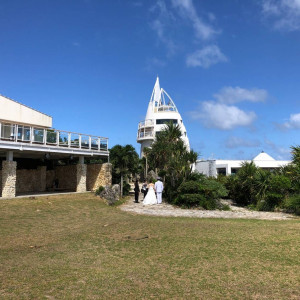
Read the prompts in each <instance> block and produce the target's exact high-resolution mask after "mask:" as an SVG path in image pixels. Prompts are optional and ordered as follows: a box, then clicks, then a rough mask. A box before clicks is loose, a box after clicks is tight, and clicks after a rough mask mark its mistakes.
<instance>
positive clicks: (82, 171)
mask: <svg viewBox="0 0 300 300" xmlns="http://www.w3.org/2000/svg"><path fill="white" fill-rule="evenodd" d="M76 167H77V174H76V175H77V176H76V178H77V187H76V192H86V173H87V172H86V169H87V167H86V165H85V164H78V165H76Z"/></svg>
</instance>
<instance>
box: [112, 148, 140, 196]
mask: <svg viewBox="0 0 300 300" xmlns="http://www.w3.org/2000/svg"><path fill="white" fill-rule="evenodd" d="M110 162H111V164H112V167H113V172H112V176H113V183H116V182H118V181H119V182H120V195H121V197H122V196H123V182H124V177H125V176H127V175H129V174H135V173H137V172H138V169H139V156H138V154H137V152H136V151H135V149H134V147H133V146H132V145H125V146H121V145H115V146H114V147H112V148H111V149H110Z"/></svg>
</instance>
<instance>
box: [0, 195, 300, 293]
mask: <svg viewBox="0 0 300 300" xmlns="http://www.w3.org/2000/svg"><path fill="white" fill-rule="evenodd" d="M299 249H300V221H299V220H292V221H258V220H222V219H193V218H167V217H166V218H162V217H149V216H137V215H130V214H128V213H125V212H122V211H120V210H119V209H118V207H108V206H107V205H105V204H104V203H103V202H102V201H101V200H100V199H99V198H97V197H95V196H94V195H93V194H75V195H74V194H73V195H65V196H51V197H41V198H37V199H28V198H27V199H25V198H24V199H13V200H1V201H0V263H1V265H0V284H1V285H0V298H1V299H170V298H172V299H299V298H300V255H299Z"/></svg>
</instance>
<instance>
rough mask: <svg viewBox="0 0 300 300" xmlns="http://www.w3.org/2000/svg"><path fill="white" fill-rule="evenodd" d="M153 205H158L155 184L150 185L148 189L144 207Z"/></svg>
mask: <svg viewBox="0 0 300 300" xmlns="http://www.w3.org/2000/svg"><path fill="white" fill-rule="evenodd" d="M153 204H157V199H156V195H155V192H154V184H153V183H150V184H149V187H148V193H147V195H146V197H145V199H144V201H143V205H153Z"/></svg>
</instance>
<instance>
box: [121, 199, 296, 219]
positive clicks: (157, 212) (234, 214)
mask: <svg viewBox="0 0 300 300" xmlns="http://www.w3.org/2000/svg"><path fill="white" fill-rule="evenodd" d="M228 204H229V206H230V209H231V211H221V210H198V209H182V208H179V207H174V206H172V205H170V204H166V203H163V204H160V205H147V206H146V205H143V202H140V203H134V202H133V198H132V199H130V200H128V201H127V203H124V204H123V205H122V206H120V208H121V210H123V211H127V212H132V213H136V214H140V215H151V216H172V217H193V218H224V219H260V220H291V219H295V218H296V217H295V216H293V215H290V214H285V213H281V212H262V211H251V210H248V209H246V208H243V207H237V206H234V205H232V204H230V203H228ZM296 219H297V218H296Z"/></svg>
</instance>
